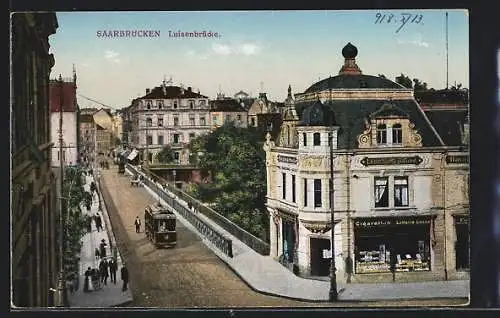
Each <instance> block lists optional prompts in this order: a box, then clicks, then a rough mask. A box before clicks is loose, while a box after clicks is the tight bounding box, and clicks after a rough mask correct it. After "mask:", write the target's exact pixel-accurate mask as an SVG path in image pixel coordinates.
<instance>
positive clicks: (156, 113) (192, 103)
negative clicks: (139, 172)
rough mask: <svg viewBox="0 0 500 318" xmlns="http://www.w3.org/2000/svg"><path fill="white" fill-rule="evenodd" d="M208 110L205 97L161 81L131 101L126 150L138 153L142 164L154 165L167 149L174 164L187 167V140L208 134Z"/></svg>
mask: <svg viewBox="0 0 500 318" xmlns="http://www.w3.org/2000/svg"><path fill="white" fill-rule="evenodd" d="M209 110H210V108H209V102H208V97H207V96H204V95H201V94H199V93H195V92H193V90H192V89H191V87H187V88H185V87H184V86H182V85H181V86H174V85H172V84H168V85H167V82H166V81H163V83H162V84H161V85H160V86H157V87H155V88H153V89H149V88H148V89H146V94H145V95H144V96H142V97H139V98H136V99H134V100H133V101H132V105H131V106H130V108H129V109H128V111H127V112H128V115H127V116H129V119H128V120H129V124H130V125H129V127H128V128H130V130H129V132H127V133H128V134H130V135H129V137H128V138H129V140H130V146H131V147H133V148H136V149H138V150H140V155H141V159H142V160H143V161H144V162H148V163H157V162H158V161H157V158H156V156H157V154H158V152H160V151H161V150H162V149H163V148H164V147H165V145H169V146H170V147H171V148H172V150H173V151H174V160H175V162H176V163H178V164H181V165H185V164H189V142H190V140H192V139H193V138H195V137H197V136H199V135H201V134H205V133H207V132H209V131H210V125H211V124H210V113H209ZM130 160H132V159H130Z"/></svg>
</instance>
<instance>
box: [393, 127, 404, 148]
mask: <svg viewBox="0 0 500 318" xmlns="http://www.w3.org/2000/svg"><path fill="white" fill-rule="evenodd" d="M392 143H393V144H397V145H400V144H402V143H403V129H402V128H401V124H394V125H393V126H392Z"/></svg>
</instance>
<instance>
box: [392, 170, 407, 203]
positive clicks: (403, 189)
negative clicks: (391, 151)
mask: <svg viewBox="0 0 500 318" xmlns="http://www.w3.org/2000/svg"><path fill="white" fill-rule="evenodd" d="M394 206H408V177H394Z"/></svg>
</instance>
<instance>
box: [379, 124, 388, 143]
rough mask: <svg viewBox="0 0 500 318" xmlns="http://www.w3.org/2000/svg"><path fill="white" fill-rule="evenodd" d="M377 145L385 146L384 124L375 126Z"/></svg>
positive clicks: (385, 132)
mask: <svg viewBox="0 0 500 318" xmlns="http://www.w3.org/2000/svg"><path fill="white" fill-rule="evenodd" d="M377 144H379V145H384V144H387V126H386V125H385V124H380V125H378V126H377Z"/></svg>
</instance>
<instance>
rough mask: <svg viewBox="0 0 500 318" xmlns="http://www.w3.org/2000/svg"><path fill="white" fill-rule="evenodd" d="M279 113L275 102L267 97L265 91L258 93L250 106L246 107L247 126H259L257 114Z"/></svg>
mask: <svg viewBox="0 0 500 318" xmlns="http://www.w3.org/2000/svg"><path fill="white" fill-rule="evenodd" d="M267 114H280V109H279V107H278V104H277V103H273V102H271V101H270V100H269V99H267V94H266V93H259V97H258V98H256V99H255V100H254V101H253V103H252V105H251V106H250V108H249V109H248V126H249V127H259V125H260V124H259V117H261V116H259V115H267Z"/></svg>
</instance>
